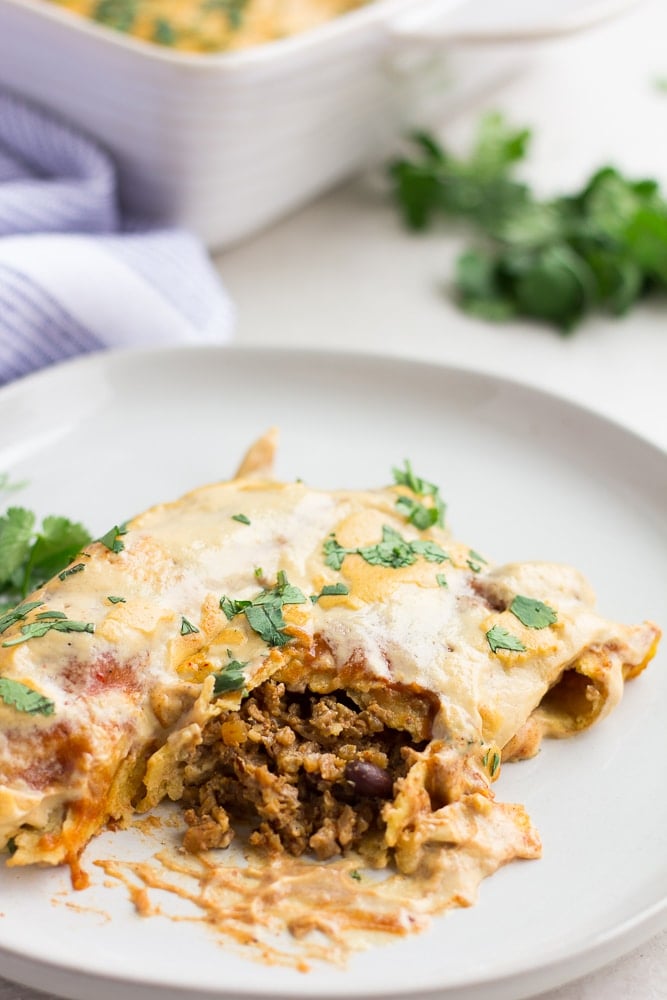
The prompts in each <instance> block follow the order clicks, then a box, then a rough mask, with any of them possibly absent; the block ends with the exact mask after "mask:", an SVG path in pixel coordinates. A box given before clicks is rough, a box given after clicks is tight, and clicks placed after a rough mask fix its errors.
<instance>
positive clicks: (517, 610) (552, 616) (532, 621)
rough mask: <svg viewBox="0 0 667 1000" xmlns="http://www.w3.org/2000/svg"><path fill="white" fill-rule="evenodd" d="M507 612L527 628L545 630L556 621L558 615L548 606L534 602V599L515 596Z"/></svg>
mask: <svg viewBox="0 0 667 1000" xmlns="http://www.w3.org/2000/svg"><path fill="white" fill-rule="evenodd" d="M509 610H510V611H511V612H512V614H513V615H514V616H515V617H516V618H518V619H519V621H520V622H521V624H522V625H525V626H526V627H527V628H547V626H549V625H553V624H554V622H556V621H558V614H557V612H556V611H554V609H553V608H550V607H549V605H548V604H543V603H542V601H537V600H535V598H534V597H523V596H522V595H521V594H517V595H516V597H515V598H514V600H513V601H512V603H511V604H510V607H509Z"/></svg>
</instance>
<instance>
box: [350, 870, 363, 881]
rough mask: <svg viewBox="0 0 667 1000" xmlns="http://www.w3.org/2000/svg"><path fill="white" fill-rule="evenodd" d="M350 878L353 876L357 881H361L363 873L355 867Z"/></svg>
mask: <svg viewBox="0 0 667 1000" xmlns="http://www.w3.org/2000/svg"><path fill="white" fill-rule="evenodd" d="M350 878H353V879H354V881H355V882H361V873H360V872H358V871H357V869H356V868H354V869H353V870H352V871H351V872H350Z"/></svg>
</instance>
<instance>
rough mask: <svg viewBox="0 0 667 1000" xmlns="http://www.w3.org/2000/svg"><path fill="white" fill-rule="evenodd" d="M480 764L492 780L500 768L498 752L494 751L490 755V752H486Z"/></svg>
mask: <svg viewBox="0 0 667 1000" xmlns="http://www.w3.org/2000/svg"><path fill="white" fill-rule="evenodd" d="M482 764H483V765H484V767H486V768H488V769H489V774H490V775H491V777H492V778H493V777H495V775H496V772H497V770H498V768H499V767H500V754H499V753H498V751H497V750H494V751H493V753H491V751H490V750H487V751H486V753H485V754H484V756H483V757H482Z"/></svg>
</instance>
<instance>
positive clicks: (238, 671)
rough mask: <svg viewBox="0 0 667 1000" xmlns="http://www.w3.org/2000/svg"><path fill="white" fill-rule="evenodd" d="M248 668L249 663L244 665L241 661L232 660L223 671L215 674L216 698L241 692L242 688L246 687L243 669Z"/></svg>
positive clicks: (214, 691)
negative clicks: (231, 692) (228, 693)
mask: <svg viewBox="0 0 667 1000" xmlns="http://www.w3.org/2000/svg"><path fill="white" fill-rule="evenodd" d="M247 666H248V664H247V662H246V663H242V662H240V661H239V660H230V661H229V663H228V664H227V665H226V666H225V667H223V668H222V670H220V671H219V672H218V673H215V674H213V676H214V677H215V684H214V685H213V695H214V697H216V698H217V697H218V696H219V695H221V694H226V693H227V692H228V691H240V690H241V688H243V687H245V676H244V674H243V668H244V667H247Z"/></svg>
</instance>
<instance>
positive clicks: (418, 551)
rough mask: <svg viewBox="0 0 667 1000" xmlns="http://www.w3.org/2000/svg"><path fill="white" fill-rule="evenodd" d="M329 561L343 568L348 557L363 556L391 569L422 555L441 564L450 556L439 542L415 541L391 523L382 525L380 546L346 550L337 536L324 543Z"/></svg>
mask: <svg viewBox="0 0 667 1000" xmlns="http://www.w3.org/2000/svg"><path fill="white" fill-rule="evenodd" d="M324 554H325V560H324V561H325V563H326V565H327V566H331V567H332V568H333V569H340V568H341V566H342V565H343V560H344V559H345V556H348V555H358V556H361V558H362V559H364V560H365V561H366V562H367V563H368V564H369V565H370V566H385V567H387V568H388V569H400V568H401V567H403V566H412V565H413V563H415V562H416V561H417V557H418V556H423V558H424V559H426V561H427V562H435V563H441V562H444V561H445V559H449V556H448V555H447V553H446V552H445V551H444V550H443V549H441V548H440V546H439V545H437V544H436V543H435V542H431V541H424V540H422V539H417V540H415V541H413V542H409V541H407V539H405V538H403V536H402V535H401V534H400V532H398V531H396V529H395V528H392V527H391V526H390V525H388V524H385V525H383V528H382V540H381V541H380V542H378V543H377V544H376V545H364V546H361V547H360V548H357V549H346V548H343V546H342V545H339V544H338V542H337V541H336V539H335V537H334V536H333V535H331V536H330V538H328V539H327V540H326V542H325V543H324Z"/></svg>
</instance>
